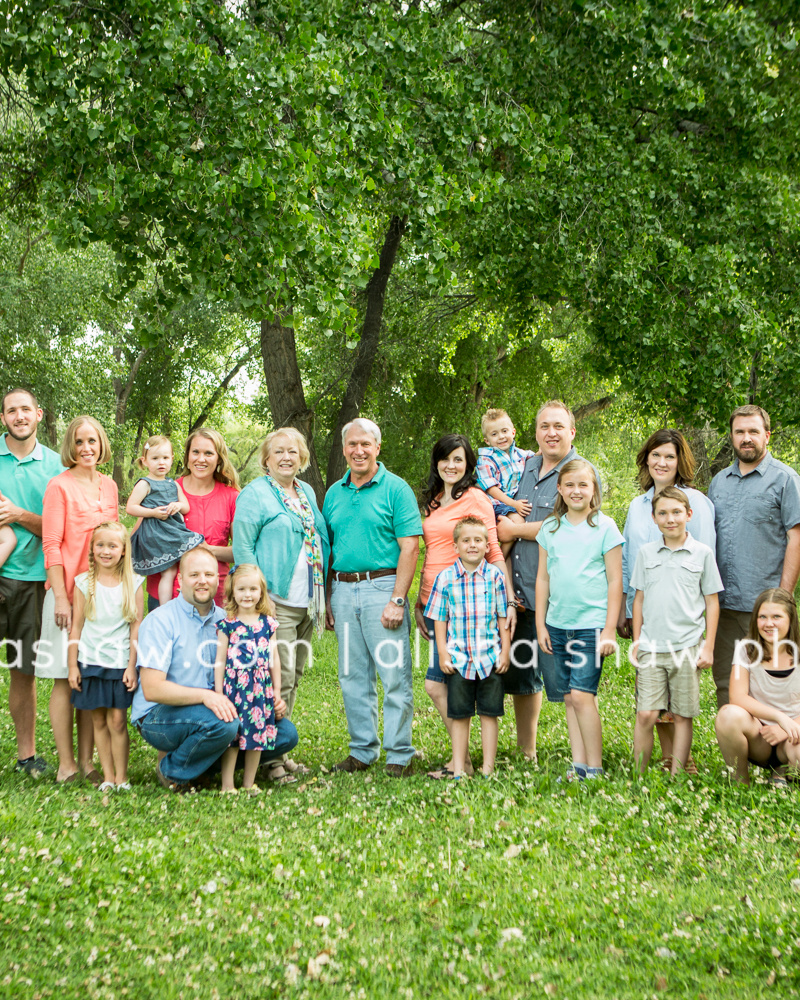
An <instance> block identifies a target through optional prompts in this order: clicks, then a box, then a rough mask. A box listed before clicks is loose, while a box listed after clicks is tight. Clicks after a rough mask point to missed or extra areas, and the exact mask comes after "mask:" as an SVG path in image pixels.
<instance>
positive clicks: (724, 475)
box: [708, 406, 800, 708]
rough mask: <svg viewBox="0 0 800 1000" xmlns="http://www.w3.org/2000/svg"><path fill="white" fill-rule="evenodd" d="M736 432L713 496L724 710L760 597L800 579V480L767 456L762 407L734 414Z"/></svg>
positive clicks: (717, 658) (717, 679) (717, 654)
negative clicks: (738, 652) (735, 660)
mask: <svg viewBox="0 0 800 1000" xmlns="http://www.w3.org/2000/svg"><path fill="white" fill-rule="evenodd" d="M730 432H731V443H732V444H733V452H734V454H735V456H736V460H735V461H734V463H733V465H730V466H728V468H727V469H723V470H722V472H718V473H717V475H716V476H714V478H713V480H712V481H711V486H710V487H709V490H708V498H709V500H710V501H711V502H712V503H713V504H714V510H715V524H716V529H717V565H718V566H719V571H720V574H721V576H722V582H723V584H724V585H725V590H724V591H723V592H722V594H720V619H719V628H718V630H717V641H716V645H715V647H714V683H715V684H716V686H717V706H718V707H719V708H721V707H722V706H723V705H727V704H728V682H729V680H730V675H731V664H732V662H733V654H734V650H735V647H736V643H737V642H738V641H739V640H740V639H743V638H744V637H745V635H746V634H747V630H748V628H749V625H750V615H751V614H752V611H753V605H754V604H755V601H756V598H757V597H758V595H759V594H760V593H761V591H762V590H766V589H767V588H768V587H784V588H785V589H786V590H788V591H789V593H790V594H791V593H794V588H795V585H796V584H797V578H798V575H800V476H798V475H797V473H796V472H795V471H794V469H790V468H789V466H788V465H784V464H783V462H779V461H778V460H777V459H776V458H773V457H772V455H770V453H769V452H768V451H767V443H768V441H769V438H770V429H769V414H768V413H767V412H766V410H763V409H762V408H761V407H760V406H740V407H738V408H737V409H735V410H734V411H733V413H732V414H731V419H730Z"/></svg>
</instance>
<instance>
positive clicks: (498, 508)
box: [492, 503, 517, 521]
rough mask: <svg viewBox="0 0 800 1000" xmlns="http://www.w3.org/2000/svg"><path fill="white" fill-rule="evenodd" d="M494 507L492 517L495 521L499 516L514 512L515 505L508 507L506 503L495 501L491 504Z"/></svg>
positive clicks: (515, 511)
mask: <svg viewBox="0 0 800 1000" xmlns="http://www.w3.org/2000/svg"><path fill="white" fill-rule="evenodd" d="M492 506H493V507H494V519H495V521H497V520H498V519H499V518H501V517H507V516H508V515H509V514H516V513H517V508H516V507H509V505H508V504H507V503H496V504H493V505H492Z"/></svg>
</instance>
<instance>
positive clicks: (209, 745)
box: [138, 705, 239, 784]
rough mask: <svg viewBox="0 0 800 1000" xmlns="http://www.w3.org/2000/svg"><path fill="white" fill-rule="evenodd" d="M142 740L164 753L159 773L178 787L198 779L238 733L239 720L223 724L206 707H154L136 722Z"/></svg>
mask: <svg viewBox="0 0 800 1000" xmlns="http://www.w3.org/2000/svg"><path fill="white" fill-rule="evenodd" d="M138 726H139V732H140V733H141V734H142V738H143V739H144V740H146V741H147V742H148V743H149V744H150V746H153V747H155V748H156V750H165V751H166V754H167V755H166V757H164V759H163V760H162V761H161V773H162V774H163V775H164V777H166V778H169V780H170V781H175V782H178V783H179V784H180V783H182V782H186V781H194V779H195V778H199V777H200V775H201V774H205V772H206V771H207V770H208V769H209V768H210V767H211V766H212V765H213V764H214V763H216V761H217V760H218V759H219V758H220V757H221V756H222V754H223V753H224V752H225V751H226V750H227V749H228V747H229V746H230V745H231V743H232V742H233V740H234V739H235V738H236V736H237V735H238V733H239V720H238V719H236V720H234V721H233V722H223V721H222V719H218V718H217V717H216V715H214V713H213V712H212V711H211V709H210V708H206V706H205V705H156V706H155V708H151V709H150V711H149V712H148V713H147V715H145V717H144V718H143V719H142V720H141V721H140V722H139V724H138Z"/></svg>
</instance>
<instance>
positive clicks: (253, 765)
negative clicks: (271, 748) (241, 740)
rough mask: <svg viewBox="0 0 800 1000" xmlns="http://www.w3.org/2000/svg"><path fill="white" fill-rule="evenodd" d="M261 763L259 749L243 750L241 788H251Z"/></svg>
mask: <svg viewBox="0 0 800 1000" xmlns="http://www.w3.org/2000/svg"><path fill="white" fill-rule="evenodd" d="M260 763H261V751H260V750H245V752H244V778H243V779H242V788H252V787H253V786H254V785H255V783H256V772H257V771H258V765H259V764H260Z"/></svg>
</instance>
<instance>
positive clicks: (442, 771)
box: [427, 767, 453, 781]
mask: <svg viewBox="0 0 800 1000" xmlns="http://www.w3.org/2000/svg"><path fill="white" fill-rule="evenodd" d="M427 776H428V777H429V778H433V780H434V781H443V780H444V779H445V778H452V777H453V772H452V771H450V770H448V769H447V768H446V767H440V768H439V769H438V770H437V771H428V775H427Z"/></svg>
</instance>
